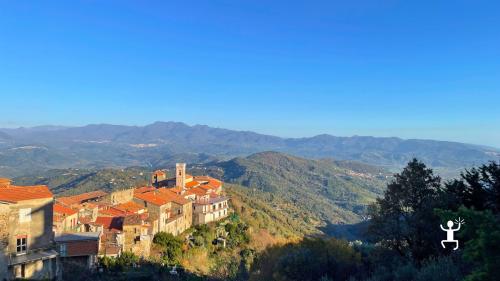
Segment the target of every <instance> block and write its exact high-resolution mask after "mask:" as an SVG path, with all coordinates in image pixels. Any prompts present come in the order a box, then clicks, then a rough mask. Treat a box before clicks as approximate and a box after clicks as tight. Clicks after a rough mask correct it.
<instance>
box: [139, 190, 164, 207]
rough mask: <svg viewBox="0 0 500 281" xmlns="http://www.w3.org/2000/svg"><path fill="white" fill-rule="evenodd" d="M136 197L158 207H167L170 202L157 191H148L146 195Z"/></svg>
mask: <svg viewBox="0 0 500 281" xmlns="http://www.w3.org/2000/svg"><path fill="white" fill-rule="evenodd" d="M134 197H135V198H138V199H141V200H144V201H146V202H148V203H151V204H154V205H157V206H161V205H165V204H167V203H168V202H169V201H168V200H166V199H165V198H164V197H163V196H161V194H160V193H159V192H157V191H148V192H144V193H138V194H134Z"/></svg>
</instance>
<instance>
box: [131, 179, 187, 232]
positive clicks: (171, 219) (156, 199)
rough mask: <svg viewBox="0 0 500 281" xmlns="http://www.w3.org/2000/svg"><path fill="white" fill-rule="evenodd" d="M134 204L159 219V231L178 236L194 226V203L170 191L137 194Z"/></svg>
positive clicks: (163, 189)
mask: <svg viewBox="0 0 500 281" xmlns="http://www.w3.org/2000/svg"><path fill="white" fill-rule="evenodd" d="M134 202H136V203H137V204H139V205H142V206H144V207H146V208H147V209H148V213H149V214H151V215H153V216H155V217H157V218H158V231H165V232H168V233H172V234H174V235H178V234H180V233H182V232H183V231H185V230H186V229H188V228H189V227H191V225H192V219H193V217H192V202H191V201H190V200H187V199H185V198H183V197H182V196H179V195H177V194H175V193H173V192H171V191H169V190H168V189H165V188H159V189H156V190H153V191H146V192H143V193H139V192H136V193H135V195H134Z"/></svg>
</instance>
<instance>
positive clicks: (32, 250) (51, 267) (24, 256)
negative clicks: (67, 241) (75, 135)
mask: <svg viewBox="0 0 500 281" xmlns="http://www.w3.org/2000/svg"><path fill="white" fill-rule="evenodd" d="M1 182H2V184H1V185H0V276H5V277H4V278H5V279H7V280H11V279H15V278H32V279H41V278H55V277H56V272H57V269H56V267H57V264H56V257H57V252H56V251H55V250H54V249H52V241H53V232H52V226H53V223H52V219H53V195H52V192H50V190H49V189H48V187H47V186H44V185H39V186H14V185H11V184H10V181H8V180H5V179H3V180H2V181H1Z"/></svg>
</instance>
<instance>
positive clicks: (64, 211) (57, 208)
mask: <svg viewBox="0 0 500 281" xmlns="http://www.w3.org/2000/svg"><path fill="white" fill-rule="evenodd" d="M53 209H54V214H61V215H66V216H71V215H74V214H76V213H78V211H77V210H73V209H71V208H68V207H66V206H63V205H61V204H59V203H54V206H53Z"/></svg>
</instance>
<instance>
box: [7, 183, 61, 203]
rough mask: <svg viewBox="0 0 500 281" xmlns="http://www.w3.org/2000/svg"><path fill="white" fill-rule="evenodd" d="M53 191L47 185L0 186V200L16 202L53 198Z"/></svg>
mask: <svg viewBox="0 0 500 281" xmlns="http://www.w3.org/2000/svg"><path fill="white" fill-rule="evenodd" d="M52 197H54V195H52V192H50V190H49V188H48V187H47V186H46V185H35V186H15V185H11V186H8V187H1V188H0V201H4V202H11V203H16V202H19V201H24V200H33V199H42V198H52Z"/></svg>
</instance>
